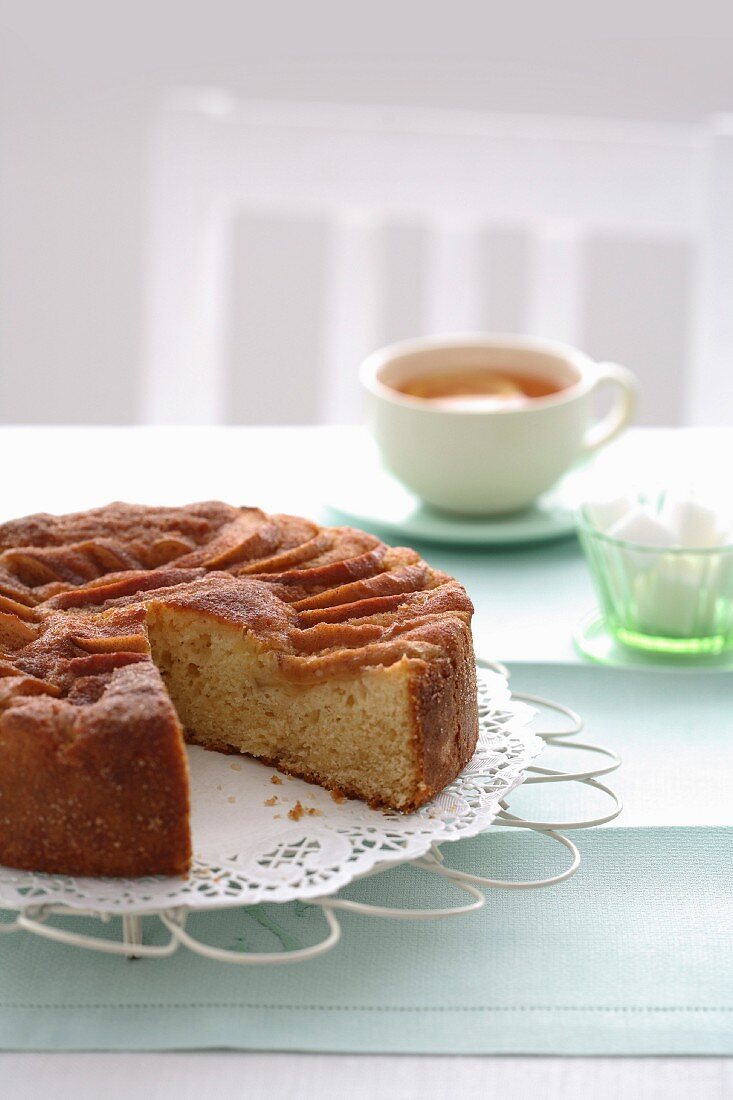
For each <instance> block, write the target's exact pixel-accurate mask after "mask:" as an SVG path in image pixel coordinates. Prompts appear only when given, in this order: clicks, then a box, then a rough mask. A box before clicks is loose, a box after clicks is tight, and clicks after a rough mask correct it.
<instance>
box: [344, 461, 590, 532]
mask: <svg viewBox="0 0 733 1100" xmlns="http://www.w3.org/2000/svg"><path fill="white" fill-rule="evenodd" d="M358 457H359V461H358V463H357V462H354V464H353V465H351V464H349V466H348V467H347V468H346V469H341V470H340V471H338V472H337V473H336V472H334V473H333V474H332V482H331V485H330V487H329V489H328V491H327V495H326V498H325V501H324V503H325V506H326V508H327V509H328V511H329V512H330V513H332V515H333V518H334V520H335V521H336V522H340V523H350V524H353V525H354V526H356V527H362V528H366V529H367V530H370V529H371V528H377V529H378V530H379V531H380V533H381V532H383V533H385V534H387V535H391V536H398V537H400V538H402V537H404V538H406V539H414V540H415V541H417V542H429V543H441V544H444V545H453V546H511V545H514V546H519V545H522V544H523V543H532V542H549V541H551V540H553V539H560V538H567V537H568V536H570V535H572V534H574V532H575V509H576V507H577V504H578V503H579V499H580V496H581V493H580V472H581V471H580V469H576V470H574V471H571V472H570V473H569V474H567V475H566V476H565V477H564V478H563V480H562V481H561V482H559V483H558V485H556V486H555V488H554V489H553V490H552V491H551V492H549V493H546V494H545V495H544V496H543V497H540V499H539V500H538V501H537V503H536V504H534V505H533V506H532V507H531V508H528V509H526V510H525V511H523V512H516V513H513V514H511V515H506V516H489V517H484V516H458V515H456V516H453V515H450V514H449V513H447V512H439V511H437V510H435V509H433V508H430V507H428V506H427V505H425V504H423V503H421V501H420V500H418V498H417V497H415V496H414V495H413V494H412V493H411V492H410V491H409V490H408V489H406V488H405V487H404V485H401V484H400V482H398V481H397V480H396V479H395V478H393V477H392V476H391V474H389V473H388V472H387V471H386V470H385V469H384V467H383V466H382V464H381V462H380V460H379V456H378V454H377V453H376V450H374V451H372V450H371V449H369V450H368V451H367V452H364V453H362V454H360V455H359V456H358ZM587 469H588V466H587V464H586V465H585V466H584V467H583V471H582V472H583V475H585V473H586V471H587Z"/></svg>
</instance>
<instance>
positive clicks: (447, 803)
mask: <svg viewBox="0 0 733 1100" xmlns="http://www.w3.org/2000/svg"><path fill="white" fill-rule="evenodd" d="M478 684H479V726H480V733H479V743H478V747H477V749H476V753H475V755H474V756H473V758H472V759H471V761H470V762H469V764H468V765H467V767H466V768H465V770H464V771H463V773H462V774H461V775H460V776H459V777H458V779H456V780H455V782H454V783H452V784H451V785H450V786H449V787H446V789H445V790H444V791H442V792H441V794H439V795H438V796H437V798H435V799H434V800H433V801H432V802H431V803H429V804H428V805H426V806H423V807H422V808H421V809H420V810H419V811H418V812H417V813H414V814H410V815H403V814H398V813H392V812H382V811H378V810H371V809H369V807H368V806H365V805H364V803H362V802H357V801H352V800H348V801H346V802H344V803H341V804H338V803H336V802H335V801H334V800H333V798H332V797H331V795H330V794H329V792H328V791H324V790H322V789H321V788H320V787H315V786H313V785H312V784H309V783H305V782H303V781H301V780H297V779H289V778H287V777H285V776H282V777H280V776H278V775H277V773H276V772H274V771H273V770H272V769H271V768H267V767H265V766H264V765H262V764H260V763H258V762H257V761H255V760H250V759H248V758H246V757H242V758H239V757H232V756H222V755H221V754H219V753H212V752H206V751H205V750H204V749H200V748H192V749H190V750H189V760H190V765H191V787H192V804H193V815H192V831H193V844H194V860H193V865H192V868H191V871H190V873H189V874H188V875H187V876H186V877H185V878H162V877H160V878H144V879H143V878H141V879H98V878H72V877H66V876H60V875H45V874H38V873H33V872H28V871H18V870H14V869H12V868H9V867H0V907H2V908H8V909H22V908H26V907H28V906H34V907H35V906H48V905H59V906H64V907H65V908H66V909H73V910H86V911H93V912H95V913H99V914H126V913H127V914H129V913H138V914H139V913H144V912H158V911H160V910H169V909H175V908H178V907H185V908H189V909H197V910H200V909H206V908H217V909H220V908H223V907H226V906H236V905H247V904H248V905H253V904H258V903H260V902H265V901H270V902H287V901H293V900H296V899H301V900H302V899H310V898H315V897H323V896H326V895H331V894H334V893H336V892H337V891H338V890H340V889H341V888H342V887H344V886H345V885H346V884H347V883H349V882H351V881H352V880H353V879H355V878H358V877H361V876H363V875H365V874H368V873H370V872H373V871H374V870H375V869H376V868H379V867H383V866H386V865H389V864H395V863H400V862H404V861H407V860H415V859H417V858H419V857H421V856H424V855H425V854H426V853H428V852H430V850H431V848H432V846H433V845H436V844H442V843H444V842H445V841H452V840H459V839H460V838H462V837H470V836H476V835H477V834H478V833H480V832H482V831H483V830H484V829H486V828H488V826H489V825H490V824H491V823H492V822H493V821H494V819H495V818H496V815H497V813H499V812H500V805H499V804H500V802H501V801H502V800H503V799H505V798H506V797H507V796H508V795H509V794H510V793H511V791H512V790H513V789H514V788H515V787H516V786H517V785H518V784H519V783H521V782H522V779H523V778H524V773H525V769H526V768H527V766H528V765H529V764H530V763H531V761H532V760H533V759H534V758H535V757H536V756H537V755H538V754H539V753H540V751H541V750H542V748H543V746H544V742H543V741H542V740H541V739H540V738H539V737H538V736H536V734H534V733H533V732H532V731H531V730H530V729H529V728H528V726H529V723H530V722H531V720H532V718H533V716H534V714H535V711H534V709H533V708H532V707H530V706H528V705H527V704H526V703H522V702H518V701H516V700H513V699H512V698H511V695H510V692H509V688H508V685H507V682H506V680H505V679H504V678H503V677H502V676H500V675H498V674H497V673H495V672H489V671H486V670H485V669H479V670H478ZM273 776H275V777H276V780H279V779H281V780H282V781H281V782H276V783H273V782H272V777H273ZM273 798H274V799H276V801H275V803H274V804H272V805H268V804H267V803H268V802H270V803H271V802H272V800H273ZM297 803H300V805H301V807H302V808H303V810H304V813H303V816H302V817H300V819H299V820H293V819H292V818H291V817H289V816H288V813H289V811H290V810H293V809H294V808H295V807H296V804H297Z"/></svg>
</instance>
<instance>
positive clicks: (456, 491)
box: [360, 335, 636, 516]
mask: <svg viewBox="0 0 733 1100" xmlns="http://www.w3.org/2000/svg"><path fill="white" fill-rule="evenodd" d="M360 377H361V382H362V385H363V387H364V389H365V391H366V393H367V398H368V406H369V409H368V412H369V420H370V423H371V426H372V430H373V432H374V435H375V438H376V442H377V445H378V447H379V449H380V451H381V454H382V458H383V460H384V463H385V465H386V467H387V468H388V469H389V470H390V472H391V473H393V474H394V475H395V476H396V477H397V478H398V479H399V480H400V481H401V482H403V484H405V485H406V486H407V488H408V489H411V490H412V492H414V493H415V494H416V495H417V496H418V497H420V499H421V500H423V501H425V502H426V503H427V504H429V505H432V506H433V507H435V508H438V509H441V510H442V511H446V512H454V513H459V514H462V515H475V516H490V515H501V514H503V513H511V512H517V511H520V510H522V509H525V508H528V507H529V506H530V505H531V504H533V503H534V501H535V500H536V499H537V498H538V497H539V496H540V495H541V494H542V493H544V492H546V491H547V490H548V489H550V488H552V486H553V485H554V484H555V483H556V482H557V481H558V480H559V478H560V477H561V476H562V475H563V474H564V473H566V472H567V471H568V470H569V469H570V467H571V466H572V465H573V464H574V463H575V462H577V461H578V460H579V459H581V458H583V457H584V456H586V455H589V454H592V453H593V452H594V451H597V450H598V449H599V448H601V447H603V446H605V444H606V443H608V442H609V441H610V440H611V439H613V438H614V437H615V436H617V435H618V433H619V432H620V431H621V430H622V429H623V428H624V427H625V426H626V425H627V424H628V423H629V421H630V420H631V417H632V415H633V410H634V404H635V395H636V381H635V379H634V376H633V375H632V374H631V372H630V371H628V370H626V369H625V368H624V367H620V366H617V365H616V364H613V363H596V362H594V361H593V360H592V359H591V358H590V357H589V356H587V355H585V354H584V353H583V352H581V351H578V350H577V349H575V348H572V347H569V346H567V345H565V344H561V343H557V342H555V341H551V340H540V339H535V338H533V337H528V336H509V335H476V336H456V337H445V338H442V337H428V338H424V339H417V340H408V341H404V342H402V343H399V344H393V345H391V346H389V347H386V348H382V349H381V350H380V351H376V352H374V353H373V354H372V355H370V356H369V357H368V358H367V359H366V360H365V361H364V363H363V364H362V367H361V372H360ZM605 386H608V387H610V388H612V389H613V390H614V391H615V396H614V401H613V405H612V407H611V409H610V410H609V411H608V412H607V413H606V414H605V415H603V416H602V417H601V418H600V420H599V419H597V418H596V413H595V395H596V393H597V392H598V390H599V389H600V388H601V387H605Z"/></svg>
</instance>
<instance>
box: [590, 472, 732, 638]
mask: <svg viewBox="0 0 733 1100" xmlns="http://www.w3.org/2000/svg"><path fill="white" fill-rule="evenodd" d="M577 525H578V535H579V538H580V542H581V545H582V548H583V551H584V553H585V557H586V560H587V562H588V567H589V569H590V574H591V578H592V581H593V585H594V588H595V590H596V593H597V595H598V600H599V603H600V608H601V612H602V615H603V620H604V627H605V630H606V632H607V633H608V634H610V635H611V636H612V637H613V639H614V640H615V642H616V643H618V644H620V645H621V646H624V647H628V648H630V649H633V650H636V651H637V652H638V651H646V652H647V653H650V654H651V653H656V654H660V655H661V654H665V655H674V654H680V655H686V656H693V657H694V656H704V655H714V654H722V653H726V652H727V651H729V650H733V539H732V538H731V537H730V536H729V535H728V534H726V526H725V522H724V520H723V519H722V518H721V515H720V514H719V513H717V512H716V511H715V509H712V508H709V507H706V506H703V505H701V504H699V503H698V502H697V501H695V500H690V499H678V500H674V499H671V498H670V494H669V493H667V492H661V493H655V494H651V495H649V494H644V493H640V494H638V495H637V496H636V497H634V498H624V500H622V501H616V502H611V503H610V504H601V505H599V504H584V505H582V506H581V507H580V509H579V511H578V516H577Z"/></svg>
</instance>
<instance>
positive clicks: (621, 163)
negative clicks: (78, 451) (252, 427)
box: [0, 0, 733, 424]
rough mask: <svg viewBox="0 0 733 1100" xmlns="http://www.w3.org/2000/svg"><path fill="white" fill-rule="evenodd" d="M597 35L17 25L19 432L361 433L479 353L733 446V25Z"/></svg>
mask: <svg viewBox="0 0 733 1100" xmlns="http://www.w3.org/2000/svg"><path fill="white" fill-rule="evenodd" d="M587 7H588V6H585V7H582V6H580V5H577V6H575V7H572V6H567V7H562V6H558V5H552V6H551V10H550V6H549V5H542V6H541V5H539V4H534V5H529V6H524V5H522V4H515V5H513V6H512V11H511V12H506V11H503V12H500V11H498V10H496V6H495V5H488V4H486V3H480V2H474V3H466V2H454V3H451V4H442V5H432V6H428V5H427V4H424V3H421V4H417V3H399V2H397V0H395V2H393V3H390V4H384V3H370V4H369V5H358V6H357V5H354V4H349V3H343V2H342V3H339V4H324V3H318V2H313V3H309V4H295V3H291V4H287V5H280V4H277V3H272V4H269V5H261V4H257V5H255V4H247V3H235V2H233V0H232V2H227V3H222V2H217V0H213V2H209V3H207V4H203V3H200V4H186V3H184V2H182V0H179V2H177V3H171V2H168V0H148V2H147V3H140V2H139V0H130V2H128V3H125V4H124V5H111V4H105V3H99V2H98V0H97V2H94V3H93V2H85V3H82V2H78V0H67V2H65V3H64V4H57V3H51V2H50V0H49V2H46V3H39V2H38V0H36V2H34V0H25V2H24V3H23V4H22V5H21V4H20V3H18V2H17V0H16V2H13V3H5V5H4V6H3V8H2V18H1V19H0V32H1V35H2V37H1V39H0V51H1V53H0V81H1V85H2V87H1V96H2V98H1V101H0V161H1V163H0V173H1V174H0V421H2V422H4V423H110V424H119V423H157V422H167V423H217V422H218V423H234V424H239V423H241V424H246V423H315V422H319V421H324V422H325V421H331V422H348V421H353V420H357V419H359V418H360V398H359V393H358V387H357V385H356V382H355V373H356V369H357V366H358V363H359V360H360V359H361V358H362V356H363V355H364V354H366V353H367V352H368V351H369V350H371V349H372V348H374V347H376V346H378V345H380V344H382V343H385V342H388V341H391V340H394V339H399V338H401V337H408V336H412V335H417V334H424V333H430V332H447V331H469V330H477V329H489V330H503V331H521V332H533V333H536V334H541V335H547V336H555V337H558V338H560V339H565V340H567V341H569V342H571V343H575V344H578V345H579V346H581V347H583V348H584V349H585V350H587V351H588V352H590V353H591V354H592V355H593V356H595V357H597V358H601V359H611V360H616V361H619V362H622V363H624V364H625V365H627V366H629V367H631V368H632V369H633V370H634V371H635V372H636V373H637V374H638V376H639V378H640V380H641V386H642V398H641V406H640V414H639V419H640V421H641V422H643V423H647V424H681V423H710V424H716V423H733V308H732V307H733V122H732V121H731V117H730V116H729V115H728V114H727V112H728V111H732V112H733V64H731V40H732V39H731V30H732V29H733V27H732V26H731V17H730V14H729V9H728V7H727V5H726V6H723V5H711V6H706V5H705V4H695V5H694V8H693V5H689V10H688V11H687V12H686V13H685V12H684V11H680V10H679V9H675V10H674V11H672V10H670V7H669V6H668V5H667V6H664V7H663V6H658V7H657V6H654V7H652V6H648V7H645V6H644V5H643V4H635V5H631V4H627V5H626V9H625V10H624V7H623V5H622V6H619V5H614V6H613V11H612V12H607V13H604V12H602V11H600V10H597V11H593V12H589V11H588V10H587ZM594 7H595V6H594Z"/></svg>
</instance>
